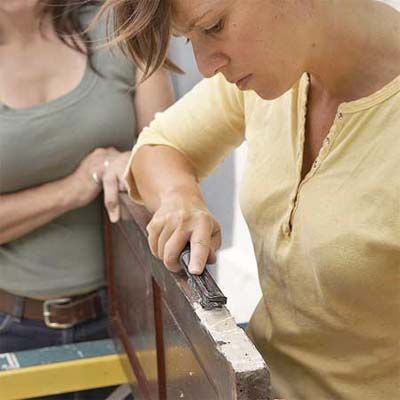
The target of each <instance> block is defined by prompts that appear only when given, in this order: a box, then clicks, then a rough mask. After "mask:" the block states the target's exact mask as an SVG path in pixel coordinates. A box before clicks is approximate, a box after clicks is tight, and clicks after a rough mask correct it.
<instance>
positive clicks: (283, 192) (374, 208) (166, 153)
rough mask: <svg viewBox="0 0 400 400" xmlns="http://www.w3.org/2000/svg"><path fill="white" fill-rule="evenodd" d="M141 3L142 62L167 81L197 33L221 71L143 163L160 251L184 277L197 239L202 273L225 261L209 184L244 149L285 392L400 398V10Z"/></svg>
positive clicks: (143, 195) (170, 0)
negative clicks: (179, 47) (175, 47)
mask: <svg viewBox="0 0 400 400" xmlns="http://www.w3.org/2000/svg"><path fill="white" fill-rule="evenodd" d="M113 3H115V2H112V1H109V2H107V3H106V7H107V6H109V7H113ZM128 3H129V2H127V1H124V0H120V1H117V2H116V5H115V8H114V11H115V12H116V16H117V26H118V27H120V28H121V30H120V31H119V33H120V37H119V40H122V41H124V43H126V44H127V46H128V51H129V52H130V54H131V55H132V57H133V59H134V60H136V61H143V62H145V63H147V66H148V71H149V73H151V72H152V71H153V70H155V69H157V68H158V67H159V66H160V65H161V64H162V63H163V62H164V61H165V54H166V50H167V43H168V38H169V34H170V33H174V34H177V35H183V36H185V37H187V38H188V39H189V40H190V41H191V42H192V45H193V49H194V53H195V55H196V59H197V64H198V66H199V69H200V71H201V72H202V74H203V75H204V76H205V77H206V78H208V79H205V80H203V81H202V82H201V83H200V84H199V85H198V86H196V87H195V88H194V89H193V90H192V91H191V92H190V93H188V94H187V95H186V96H185V97H184V98H183V99H181V100H180V101H179V102H178V103H177V104H176V105H174V106H172V107H171V108H170V109H169V110H167V111H166V112H164V113H161V114H158V115H157V116H156V118H155V120H154V121H153V122H152V123H151V124H150V126H149V127H148V128H145V130H144V131H143V132H142V135H141V136H140V139H139V141H138V144H137V145H136V147H135V148H134V151H133V154H132V160H131V168H130V169H129V170H128V173H127V181H128V183H129V186H130V193H131V196H132V197H133V198H134V199H135V200H136V201H142V202H143V203H144V204H145V205H146V206H147V207H148V208H149V209H150V210H151V211H153V212H154V217H153V220H152V221H151V223H150V224H149V227H148V231H149V244H150V247H151V249H152V252H153V253H154V255H156V256H158V257H159V258H161V259H163V260H164V262H165V264H166V266H167V267H168V268H169V269H171V270H172V271H175V270H176V269H177V268H178V262H177V260H178V256H179V253H180V251H181V250H182V248H183V247H184V245H185V244H186V242H188V241H190V243H191V248H192V257H191V261H190V269H191V270H192V272H194V273H200V272H201V271H202V270H203V268H204V264H205V262H206V260H207V259H209V260H211V261H212V259H214V258H215V251H216V250H217V248H218V247H219V244H220V227H219V225H218V223H217V221H215V219H214V218H213V216H212V215H211V214H210V212H209V211H208V209H207V207H206V205H205V203H204V200H203V197H202V195H201V193H200V190H199V186H198V181H199V179H200V178H202V177H203V176H205V175H207V174H208V173H209V172H210V171H211V170H212V169H213V168H215V167H216V165H217V164H218V163H219V162H220V161H221V160H222V158H223V157H224V156H225V155H226V154H227V153H229V152H230V151H231V150H232V149H233V148H234V147H235V146H238V145H239V144H240V143H241V142H242V141H243V140H246V141H247V143H248V155H247V163H246V166H245V171H244V176H243V181H242V188H241V194H240V202H241V208H242V211H243V213H244V216H245V218H246V221H247V224H248V226H249V229H250V232H251V236H252V240H253V244H254V250H255V254H256V257H257V261H258V268H259V278H260V283H261V287H262V291H263V298H262V300H261V301H260V303H259V305H258V307H257V309H256V311H255V313H254V315H253V317H252V319H251V322H250V327H249V333H250V335H251V337H252V338H253V340H254V343H255V344H256V346H257V348H258V349H259V350H260V352H261V353H262V354H263V356H264V357H265V360H266V362H267V363H268V365H269V366H270V368H271V373H272V385H273V389H274V392H275V395H276V396H277V397H278V396H279V397H284V398H286V399H288V400H297V399H299V400H325V399H330V400H331V399H335V400H339V399H340V400H361V399H362V400H377V399H380V400H382V399H390V400H392V399H395V398H399V396H400V393H399V382H400V366H399V362H400V357H399V356H400V341H399V332H400V320H399V310H400V291H399V287H400V286H399V284H400V281H399V278H400V275H399V274H400V212H399V211H400V179H399V176H400V175H399V173H400V163H399V161H398V160H399V153H400V150H399V149H400V14H399V13H398V12H397V11H396V10H395V9H394V8H392V7H389V6H388V5H385V4H383V3H382V2H378V1H374V0H332V1H322V0H280V1H275V0H252V1H239V0H213V1H210V0H153V1H148V0H146V1H145V0H142V1H141V0H138V1H137V2H136V3H137V6H136V7H137V10H140V12H138V13H136V14H134V15H131V14H130V12H129V7H128ZM128 17H129V18H130V20H129V22H127V23H126V24H124V22H125V21H126V19H127V18H128ZM143 24H144V25H143ZM146 43H147V44H148V43H153V46H152V47H153V48H157V52H153V53H152V54H149V51H148V46H147V47H146V46H145V44H146Z"/></svg>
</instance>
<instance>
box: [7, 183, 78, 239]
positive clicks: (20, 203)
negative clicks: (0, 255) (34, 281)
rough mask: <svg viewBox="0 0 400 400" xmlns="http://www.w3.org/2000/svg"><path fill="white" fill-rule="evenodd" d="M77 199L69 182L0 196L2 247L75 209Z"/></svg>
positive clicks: (50, 184) (45, 185)
mask: <svg viewBox="0 0 400 400" xmlns="http://www.w3.org/2000/svg"><path fill="white" fill-rule="evenodd" d="M75 198H76V197H75V196H74V190H73V185H72V182H71V181H70V180H69V179H68V178H65V179H61V180H58V181H54V182H50V183H46V184H44V185H41V186H37V187H34V188H30V189H26V190H22V191H20V192H16V193H11V194H3V195H0V244H4V243H7V242H10V241H12V240H15V239H18V238H20V237H21V236H24V235H26V234H27V233H29V232H32V231H33V230H35V229H37V228H39V227H41V226H43V225H45V224H47V223H49V222H50V221H52V220H53V219H55V218H57V217H58V216H60V215H62V214H64V213H65V212H67V211H69V210H71V209H73V208H75Z"/></svg>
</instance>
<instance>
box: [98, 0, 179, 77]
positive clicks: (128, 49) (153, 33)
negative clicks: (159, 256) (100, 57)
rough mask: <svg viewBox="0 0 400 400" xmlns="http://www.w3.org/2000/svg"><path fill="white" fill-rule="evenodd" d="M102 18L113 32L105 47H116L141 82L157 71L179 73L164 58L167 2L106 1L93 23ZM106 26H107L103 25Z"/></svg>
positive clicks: (168, 14) (168, 20)
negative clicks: (138, 70)
mask: <svg viewBox="0 0 400 400" xmlns="http://www.w3.org/2000/svg"><path fill="white" fill-rule="evenodd" d="M104 16H106V18H107V20H108V21H109V20H110V19H112V21H111V25H110V26H111V27H112V28H113V32H111V34H110V32H108V34H107V36H108V43H109V45H118V46H119V47H120V48H121V50H122V51H123V53H124V54H125V55H126V56H127V57H128V58H130V59H131V60H132V61H133V62H134V63H135V64H136V65H139V66H141V67H142V69H143V72H144V78H148V77H149V76H150V75H151V74H152V73H154V72H155V71H156V70H158V69H159V68H161V67H163V66H165V67H166V68H168V69H170V70H173V71H175V72H181V70H180V69H179V68H178V67H177V66H176V65H175V64H173V63H172V62H171V61H170V60H168V58H167V52H168V46H169V41H170V34H171V0H106V1H105V3H104V4H103V6H102V7H101V9H100V11H99V13H98V15H97V17H96V19H95V21H98V20H99V19H100V18H103V17H104ZM107 26H109V24H108V23H107Z"/></svg>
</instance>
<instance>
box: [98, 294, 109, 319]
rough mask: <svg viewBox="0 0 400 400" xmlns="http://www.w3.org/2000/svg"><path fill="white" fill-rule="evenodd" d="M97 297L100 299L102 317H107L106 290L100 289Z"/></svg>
mask: <svg viewBox="0 0 400 400" xmlns="http://www.w3.org/2000/svg"><path fill="white" fill-rule="evenodd" d="M97 295H98V296H99V298H100V304H101V311H102V314H103V315H107V312H108V296H107V288H106V287H102V288H100V289H98V290H97Z"/></svg>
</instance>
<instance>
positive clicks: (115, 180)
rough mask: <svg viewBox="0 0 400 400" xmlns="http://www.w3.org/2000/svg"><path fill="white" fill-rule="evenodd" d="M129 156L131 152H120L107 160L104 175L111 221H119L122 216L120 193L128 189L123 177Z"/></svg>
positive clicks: (105, 195) (106, 202) (105, 201)
mask: <svg viewBox="0 0 400 400" xmlns="http://www.w3.org/2000/svg"><path fill="white" fill-rule="evenodd" d="M129 157H130V152H126V153H118V154H117V155H115V156H114V157H111V158H109V159H107V161H106V162H105V170H104V174H103V177H102V181H103V191H104V205H105V207H106V209H107V212H108V215H109V217H110V221H111V222H117V221H118V220H119V218H120V206H119V200H118V193H119V192H123V191H126V187H125V182H124V179H123V178H124V172H125V169H126V166H127V165H128V161H129Z"/></svg>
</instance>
